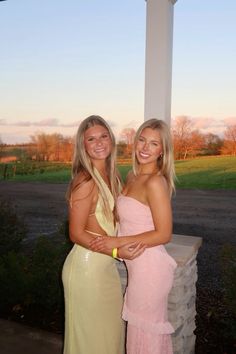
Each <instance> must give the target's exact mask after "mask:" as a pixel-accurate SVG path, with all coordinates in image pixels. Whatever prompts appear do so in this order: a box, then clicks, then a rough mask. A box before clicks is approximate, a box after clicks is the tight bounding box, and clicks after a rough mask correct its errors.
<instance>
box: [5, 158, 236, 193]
mask: <svg viewBox="0 0 236 354" xmlns="http://www.w3.org/2000/svg"><path fill="white" fill-rule="evenodd" d="M55 166H56V169H55V170H54V169H53V164H51V165H50V166H49V167H47V168H45V167H44V168H43V169H42V168H39V169H38V170H37V169H35V170H34V172H33V173H31V172H32V170H30V169H28V170H27V171H31V172H28V173H27V174H24V173H21V174H17V173H16V175H15V176H11V174H9V180H11V181H22V182H45V183H68V182H69V180H70V177H71V171H70V166H68V167H67V168H61V169H59V168H58V165H55ZM118 168H119V171H120V173H121V176H122V179H123V181H124V180H125V177H126V174H127V172H128V171H129V170H130V168H131V166H129V165H119V166H118ZM175 168H176V174H177V182H176V187H177V188H188V189H236V157H232V156H219V157H201V158H196V159H191V160H181V161H176V162H175ZM1 179H3V175H2V173H0V180H1Z"/></svg>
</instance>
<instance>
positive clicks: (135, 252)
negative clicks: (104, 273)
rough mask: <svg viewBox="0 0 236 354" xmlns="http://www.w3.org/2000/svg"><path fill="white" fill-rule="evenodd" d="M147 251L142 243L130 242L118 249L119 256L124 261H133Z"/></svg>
mask: <svg viewBox="0 0 236 354" xmlns="http://www.w3.org/2000/svg"><path fill="white" fill-rule="evenodd" d="M145 249H146V245H144V244H142V243H141V242H130V243H128V244H126V245H124V246H122V247H120V248H118V256H119V258H122V259H129V260H132V259H134V258H136V257H139V256H140V255H141V254H142V253H143V252H144V251H145Z"/></svg>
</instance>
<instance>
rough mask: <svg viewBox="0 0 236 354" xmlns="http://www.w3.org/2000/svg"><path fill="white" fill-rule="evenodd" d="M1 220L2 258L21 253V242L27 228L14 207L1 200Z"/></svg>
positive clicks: (0, 244) (0, 246) (0, 250)
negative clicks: (5, 255) (9, 253)
mask: <svg viewBox="0 0 236 354" xmlns="http://www.w3.org/2000/svg"><path fill="white" fill-rule="evenodd" d="M0 220H1V222H0V256H1V255H4V254H7V253H8V252H10V251H11V252H12V251H14V252H17V251H19V249H20V247H21V241H22V240H23V238H24V237H25V236H26V227H25V224H24V222H23V221H21V220H20V219H19V218H18V216H17V214H16V211H15V209H14V207H13V205H12V204H11V203H10V202H8V201H6V200H0Z"/></svg>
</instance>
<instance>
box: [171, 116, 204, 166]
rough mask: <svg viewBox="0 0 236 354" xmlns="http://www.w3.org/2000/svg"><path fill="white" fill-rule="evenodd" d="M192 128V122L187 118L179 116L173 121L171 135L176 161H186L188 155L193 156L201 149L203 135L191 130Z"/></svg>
mask: <svg viewBox="0 0 236 354" xmlns="http://www.w3.org/2000/svg"><path fill="white" fill-rule="evenodd" d="M192 127H193V124H192V120H191V119H190V118H189V117H187V116H179V117H177V118H176V119H175V121H174V125H173V128H172V135H173V143H174V152H175V158H176V159H186V157H187V156H188V155H191V156H195V155H196V154H198V153H199V151H200V150H201V149H202V147H203V145H204V138H203V134H202V133H200V132H199V131H198V130H193V128H192Z"/></svg>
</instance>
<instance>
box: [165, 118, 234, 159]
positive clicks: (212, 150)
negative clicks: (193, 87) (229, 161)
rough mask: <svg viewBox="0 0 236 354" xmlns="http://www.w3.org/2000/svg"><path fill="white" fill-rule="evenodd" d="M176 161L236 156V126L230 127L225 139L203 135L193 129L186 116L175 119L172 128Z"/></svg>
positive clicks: (210, 134)
mask: <svg viewBox="0 0 236 354" xmlns="http://www.w3.org/2000/svg"><path fill="white" fill-rule="evenodd" d="M172 137H173V144H174V153H175V159H176V160H178V159H186V158H190V157H195V156H209V155H234V156H235V155H236V124H233V125H229V126H227V128H226V129H225V131H224V137H223V138H220V137H219V136H218V135H216V134H212V133H207V134H203V133H201V132H200V131H199V130H198V129H194V128H193V122H192V120H191V119H190V118H188V117H186V116H182V117H178V118H176V119H175V121H174V124H173V127H172Z"/></svg>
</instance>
